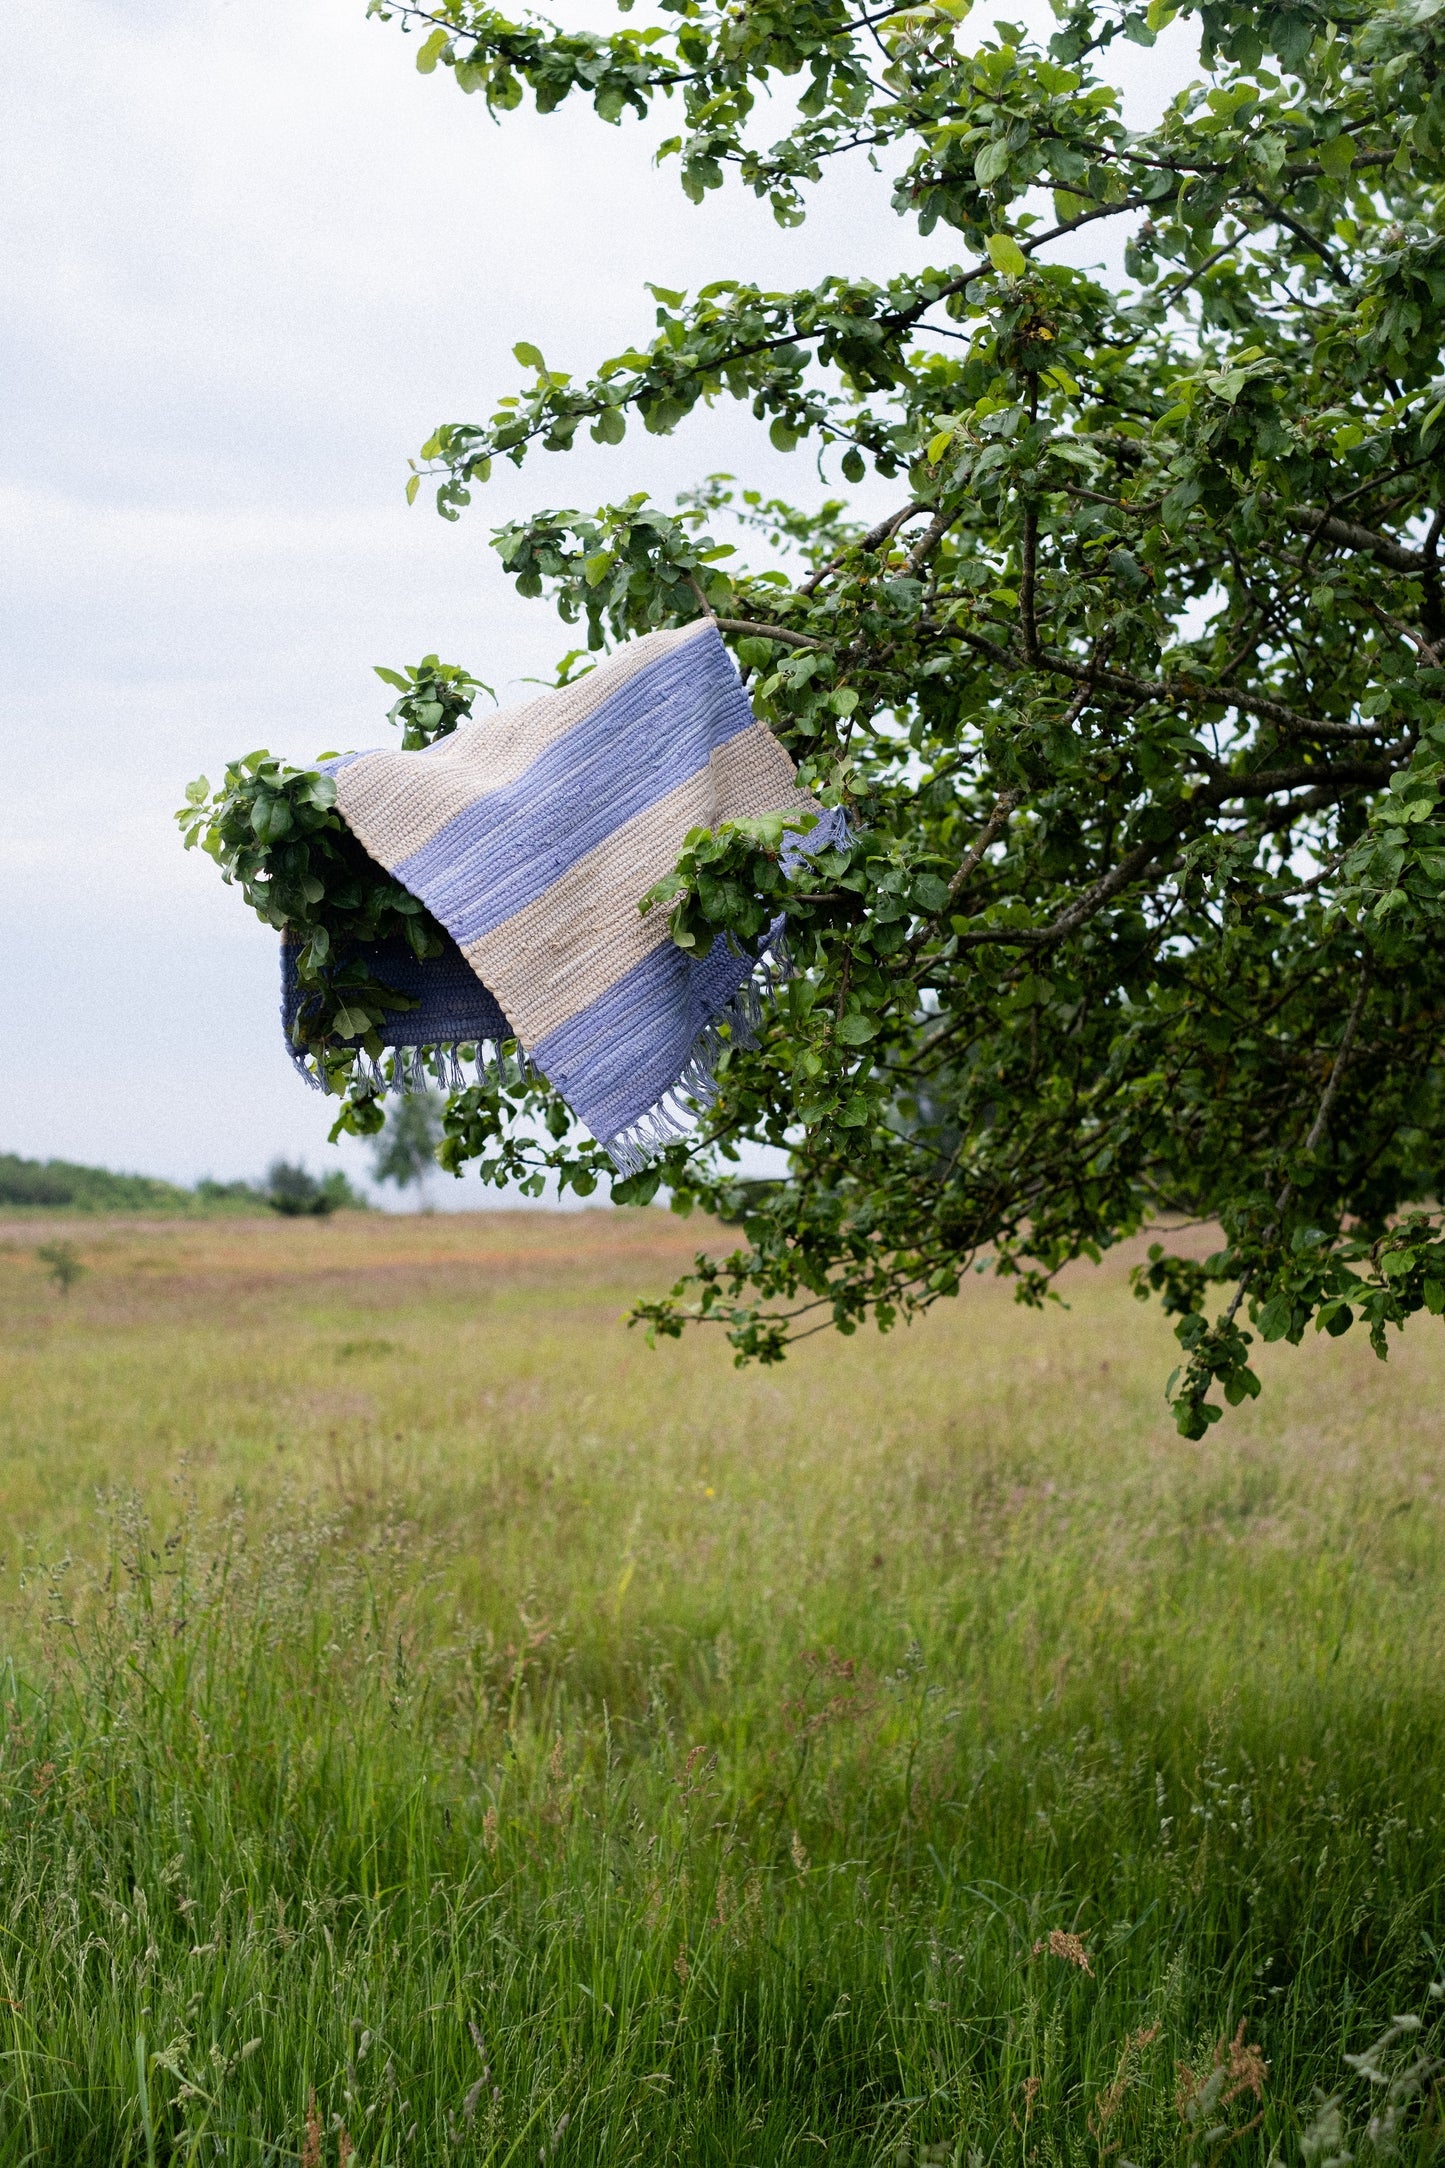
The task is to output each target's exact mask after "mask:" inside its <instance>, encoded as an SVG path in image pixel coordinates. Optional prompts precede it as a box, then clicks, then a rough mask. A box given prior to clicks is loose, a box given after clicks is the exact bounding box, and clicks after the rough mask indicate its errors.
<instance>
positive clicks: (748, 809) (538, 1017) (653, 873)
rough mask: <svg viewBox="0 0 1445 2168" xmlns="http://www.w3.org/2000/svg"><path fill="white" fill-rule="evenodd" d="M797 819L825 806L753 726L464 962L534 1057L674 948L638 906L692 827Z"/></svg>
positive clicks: (658, 915) (474, 947) (663, 925)
mask: <svg viewBox="0 0 1445 2168" xmlns="http://www.w3.org/2000/svg"><path fill="white" fill-rule="evenodd" d="M794 809H796V810H798V811H800V812H809V813H816V812H817V810H818V805H817V801H816V799H814V798H811V797H810V796H809V795H808V793H807V792H806V791H803V790H799V788H798V786H797V784H796V782H795V781H794V777H793V764H792V762H791V761H790V760H789V758H788V756H787V754H786V753H785V752H784V751H783V749H782V747H781V746H780V745H779V744H778V742H777V739H776V738H774V737H772V736H770V735H769V733H768V732H767V731H766V730H764V729H763V728H762V726H761V725H760V724H758V723H751V724H749V726H748V728H747V729H746V730H742V731H739V733H738V735H737V736H736V737H735V738H729V739H728V741H727V743H726V744H725V745H720V746H718V747H717V748H716V749H715V750H714V752H713V754H712V756H711V758H710V760H709V762H708V764H707V766H706V767H705V768H699V769H698V771H697V773H696V774H695V775H691V776H689V777H688V779H687V781H686V782H685V783H683V784H680V785H679V786H678V788H677V789H676V790H673V791H669V793H668V795H667V796H666V797H665V798H660V799H658V800H657V802H656V803H655V804H654V805H650V806H647V807H646V808H644V810H643V811H642V812H641V813H638V814H636V815H635V816H634V817H633V819H631V820H630V821H627V822H626V823H625V824H624V825H623V826H622V827H621V828H619V829H617V830H616V831H615V832H614V833H613V834H612V835H610V836H609V837H608V838H607V840H606V842H604V843H599V844H598V846H597V848H596V849H595V850H592V851H589V852H588V853H587V855H586V857H585V858H580V859H578V861H577V863H576V864H575V865H573V866H569V867H568V869H567V871H566V872H565V873H564V874H563V875H562V876H561V878H560V880H557V881H554V882H553V884H552V886H551V887H550V888H549V889H548V890H547V892H546V894H545V895H543V896H539V897H538V899H537V901H536V902H535V903H531V904H528V905H527V906H526V908H525V909H524V910H521V911H518V912H516V913H515V914H514V916H513V917H511V918H509V919H507V920H505V921H504V922H503V924H502V925H500V926H496V927H494V928H493V929H492V931H491V932H490V933H485V934H481V935H479V936H478V938H477V939H476V940H475V941H471V942H468V944H467V946H466V947H465V948H464V950H463V951H462V953H463V955H465V957H466V959H467V961H468V962H469V963H470V964H471V966H472V968H473V969H474V970H475V972H476V973H477V976H478V977H479V978H480V979H482V980H483V981H484V982H485V984H486V985H487V986H489V987H490V988H491V991H492V992H493V993H494V994H495V995H496V997H497V999H498V1001H499V1002H500V1003H501V1005H502V1007H503V1009H504V1010H505V1011H506V1015H507V1020H508V1022H509V1023H510V1024H511V1025H512V1028H513V1029H514V1031H515V1032H516V1033H517V1036H518V1038H519V1039H520V1040H521V1041H522V1044H523V1045H524V1046H526V1047H534V1046H536V1045H537V1044H538V1042H539V1041H540V1040H542V1039H545V1038H546V1036H547V1034H548V1033H549V1032H551V1031H555V1030H556V1029H557V1026H558V1025H559V1024H564V1023H565V1022H566V1021H567V1019H568V1017H569V1016H575V1015H576V1014H577V1011H578V1010H579V1009H585V1008H586V1007H587V1005H588V1004H589V1002H593V1001H595V1000H596V999H597V998H598V996H599V995H600V994H604V993H606V991H607V989H608V987H609V986H612V985H615V984H616V982H617V980H618V979H620V978H622V977H623V976H624V975H625V974H626V973H627V972H629V971H631V970H632V969H633V968H634V966H635V965H637V964H640V963H641V962H642V960H643V958H644V957H645V956H647V955H648V954H649V953H650V952H651V951H652V950H653V949H655V948H658V947H660V946H661V944H662V943H663V942H664V941H666V940H667V939H668V931H667V913H666V911H665V910H662V909H661V908H658V909H655V910H652V911H649V912H648V914H647V916H646V918H644V917H643V916H642V914H641V912H640V911H639V910H638V908H637V906H638V902H639V900H640V899H641V897H643V896H644V895H645V894H646V893H647V891H648V889H649V888H651V887H652V885H653V883H654V882H655V881H658V880H660V879H661V878H662V876H663V875H664V874H665V873H670V872H671V871H672V868H673V866H674V865H675V864H676V863H677V860H678V857H679V855H680V853H681V850H682V842H683V837H684V836H685V835H686V834H687V832H688V830H689V829H690V828H704V827H706V828H713V827H716V826H717V824H718V822H719V821H722V820H737V819H739V818H742V817H746V816H752V815H756V814H759V813H776V812H791V811H793V810H794Z"/></svg>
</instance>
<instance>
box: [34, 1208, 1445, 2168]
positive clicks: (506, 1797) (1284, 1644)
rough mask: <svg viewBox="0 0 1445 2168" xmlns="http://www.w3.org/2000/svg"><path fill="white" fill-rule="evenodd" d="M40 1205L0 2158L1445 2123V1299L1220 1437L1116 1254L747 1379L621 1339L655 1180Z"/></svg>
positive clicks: (934, 2146)
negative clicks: (412, 1205) (1038, 1295)
mask: <svg viewBox="0 0 1445 2168" xmlns="http://www.w3.org/2000/svg"><path fill="white" fill-rule="evenodd" d="M67 1231H68V1235H69V1238H70V1239H71V1240H72V1241H73V1243H74V1244H75V1246H76V1248H77V1251H78V1254H79V1257H80V1259H81V1261H82V1262H83V1264H84V1266H85V1268H86V1269H85V1272H84V1274H83V1276H82V1277H81V1278H79V1279H78V1280H77V1281H76V1282H75V1284H74V1285H73V1287H72V1289H71V1291H70V1292H69V1293H68V1294H66V1295H62V1294H61V1293H60V1292H59V1291H58V1289H57V1287H56V1286H55V1285H53V1284H52V1282H51V1280H50V1278H49V1277H48V1276H47V1274H46V1271H45V1269H44V1267H43V1266H42V1265H41V1264H40V1263H38V1262H37V1260H36V1256H35V1251H34V1239H35V1237H34V1229H33V1223H30V1224H29V1225H27V1224H26V1223H24V1222H12V1223H10V1224H9V1226H8V1227H3V1228H0V1549H3V1555H4V1574H3V1583H0V1590H3V1616H4V1667H5V1669H4V1680H3V1700H4V1705H5V1706H4V1712H3V1714H4V1732H3V1745H0V2168H20V2164H22V2163H24V2164H26V2168H29V2164H31V2163H38V2162H48V2163H56V2164H58V2168H61V2164H63V2168H91V2164H94V2168H120V2164H127V2168H128V2164H142V2163H144V2164H146V2168H154V2164H157V2163H167V2164H168V2163H187V2164H190V2163H202V2162H207V2163H209V2162H211V2161H224V2162H228V2163H237V2164H239V2163H246V2164H247V2168H258V2164H266V2168H279V2164H281V2163H283V2162H286V2163H295V2162H301V2163H304V2164H306V2168H320V2164H321V2163H327V2164H345V2163H351V2164H353V2168H381V2164H383V2163H386V2164H397V2163H402V2162H407V2163H433V2162H453V2161H454V2162H456V2163H458V2164H468V2168H471V2164H482V2163H487V2164H491V2168H503V2164H508V2168H520V2164H522V2163H531V2162H538V2163H540V2164H543V2168H550V2164H552V2163H554V2162H555V2163H557V2164H558V2168H582V2164H584V2163H586V2164H588V2168H591V2164H607V2168H612V2164H617V2168H621V2164H623V2163H638V2164H652V2163H659V2164H660V2163H664V2162H676V2163H679V2164H687V2168H723V2164H727V2168H773V2164H777V2163H783V2162H789V2163H792V2162H797V2163H812V2162H818V2163H820V2164H828V2163H832V2164H838V2163H847V2164H849V2168H865V2164H866V2168H882V2164H884V2163H889V2164H894V2163H897V2164H899V2168H902V2164H910V2168H913V2164H924V2163H930V2162H932V2163H943V2162H951V2163H958V2164H971V2168H982V2164H985V2163H986V2164H989V2168H992V2164H993V2163H1009V2164H1013V2163H1017V2164H1019V2168H1033V2164H1039V2168H1064V2164H1066V2163H1067V2164H1070V2168H1072V2164H1075V2163H1087V2164H1089V2168H1103V2164H1105V2163H1118V2164H1119V2168H1126V2164H1127V2163H1134V2164H1137V2168H1150V2164H1154V2163H1166V2162H1167V2163H1179V2164H1181V2168H1183V2164H1184V2163H1186V2162H1191V2163H1197V2164H1199V2168H1206V2164H1210V2163H1214V2162H1217V2161H1223V2160H1225V2159H1227V2160H1228V2161H1229V2162H1230V2163H1231V2164H1244V2163H1246V2162H1254V2163H1258V2164H1260V2168H1264V2164H1265V2163H1267V2162H1269V2161H1270V2160H1272V2159H1276V2158H1277V2159H1278V2160H1279V2161H1280V2162H1281V2163H1285V2162H1288V2163H1295V2162H1303V2163H1304V2164H1305V2168H1326V2164H1327V2163H1331V2162H1334V2163H1343V2162H1345V2161H1346V2160H1348V2159H1350V2158H1353V2159H1355V2160H1357V2161H1365V2160H1369V2159H1372V2158H1375V2157H1386V2156H1388V2155H1389V2154H1391V2153H1392V2152H1393V2153H1394V2154H1395V2155H1396V2157H1401V2158H1405V2159H1408V2160H1411V2161H1414V2160H1419V2159H1424V2158H1426V2157H1429V2156H1431V2155H1432V2154H1434V2153H1435V2152H1437V2151H1438V2150H1439V2147H1440V2137H1441V2124H1440V2104H1439V2097H1440V2096H1439V2092H1438V2087H1437V2080H1438V2077H1439V2074H1440V2067H1439V2064H1438V2063H1437V2062H1436V2061H1435V2058H1436V2057H1437V2056H1438V2055H1439V2054H1441V2053H1442V2052H1445V2045H1442V2041H1441V2033H1442V2025H1441V2011H1442V2007H1445V2005H1442V2001H1441V1998H1440V1995H1439V1993H1438V1992H1436V1993H1432V1989H1433V1988H1438V1985H1439V1983H1440V1982H1441V1980H1442V1976H1445V1952H1442V1947H1441V1945H1442V1941H1445V1609H1442V1604H1441V1585H1442V1584H1441V1567H1442V1562H1445V1458H1442V1449H1441V1413H1440V1410H1441V1405H1442V1394H1441V1388H1442V1384H1445V1344H1442V1342H1441V1340H1440V1338H1439V1336H1438V1335H1437V1334H1435V1333H1433V1332H1432V1331H1431V1330H1430V1328H1429V1326H1428V1323H1423V1322H1422V1323H1421V1324H1417V1325H1416V1326H1415V1327H1413V1328H1412V1330H1411V1332H1410V1334H1409V1336H1408V1337H1407V1338H1406V1339H1404V1340H1403V1341H1402V1342H1400V1343H1399V1344H1398V1346H1397V1349H1396V1351H1395V1353H1394V1354H1393V1355H1392V1359H1391V1362H1390V1364H1389V1365H1388V1366H1387V1367H1386V1366H1382V1365H1380V1364H1378V1363H1377V1362H1376V1361H1375V1360H1374V1358H1373V1357H1372V1356H1371V1354H1370V1352H1369V1350H1368V1348H1367V1347H1364V1346H1358V1347H1357V1346H1356V1345H1354V1343H1353V1341H1352V1340H1345V1341H1340V1342H1331V1341H1327V1340H1323V1339H1321V1340H1320V1341H1319V1342H1317V1343H1316V1344H1315V1345H1313V1346H1312V1347H1310V1348H1309V1349H1307V1350H1306V1351H1304V1352H1303V1353H1291V1354H1288V1355H1287V1356H1286V1358H1285V1360H1284V1361H1283V1362H1282V1363H1281V1364H1280V1365H1279V1366H1278V1371H1277V1374H1276V1375H1274V1376H1273V1377H1272V1378H1271V1379H1270V1381H1269V1382H1270V1385H1271V1390H1270V1391H1269V1392H1267V1393H1266V1395H1265V1396H1264V1398H1263V1399H1262V1400H1261V1401H1260V1402H1259V1403H1257V1404H1255V1405H1253V1406H1250V1407H1247V1408H1244V1409H1242V1410H1240V1411H1238V1413H1236V1414H1233V1415H1231V1416H1230V1418H1229V1419H1228V1421H1227V1422H1226V1423H1225V1424H1223V1425H1222V1426H1220V1428H1219V1429H1218V1430H1216V1431H1215V1432H1213V1433H1212V1434H1211V1435H1210V1436H1209V1437H1208V1438H1206V1439H1205V1440H1203V1441H1202V1442H1200V1443H1198V1444H1186V1443H1183V1442H1181V1441H1180V1440H1179V1439H1178V1438H1177V1437H1176V1436H1175V1434H1174V1430H1173V1425H1172V1423H1171V1421H1170V1418H1169V1411H1168V1409H1167V1407H1166V1405H1165V1403H1164V1401H1163V1399H1162V1397H1161V1385H1162V1381H1163V1378H1164V1376H1165V1374H1166V1373H1167V1370H1168V1368H1169V1361H1170V1353H1171V1351H1172V1346H1173V1343H1172V1341H1171V1340H1170V1337H1169V1334H1168V1329H1167V1325H1166V1324H1165V1323H1164V1322H1163V1321H1161V1320H1160V1319H1159V1317H1158V1316H1157V1314H1155V1313H1153V1312H1150V1311H1143V1310H1140V1309H1139V1308H1137V1307H1136V1306H1135V1305H1134V1304H1133V1303H1132V1302H1131V1301H1130V1299H1129V1296H1128V1292H1127V1286H1126V1279H1125V1273H1124V1270H1123V1267H1122V1265H1120V1264H1117V1263H1114V1262H1110V1263H1109V1264H1108V1265H1106V1266H1105V1267H1103V1268H1100V1269H1099V1270H1097V1271H1083V1270H1080V1271H1079V1272H1077V1273H1076V1274H1075V1275H1074V1277H1073V1278H1072V1279H1071V1280H1070V1281H1069V1282H1067V1283H1066V1286H1065V1290H1064V1291H1065V1294H1066V1296H1067V1299H1068V1303H1069V1307H1068V1308H1067V1309H1066V1310H1053V1311H1050V1312H1049V1313H1047V1314H1045V1315H1043V1316H1041V1317H1040V1316H1034V1315H1030V1314H1027V1313H1023V1312H1020V1311H1018V1310H1017V1309H1015V1308H1014V1307H1013V1306H1012V1304H1011V1303H1010V1301H1009V1299H1008V1295H1007V1292H1006V1290H1004V1289H1002V1288H1000V1287H997V1286H995V1285H993V1284H991V1283H988V1282H983V1281H980V1282H977V1283H975V1284H973V1285H972V1286H971V1287H970V1288H969V1289H968V1290H967V1291H966V1293H965V1294H964V1296H963V1297H962V1298H961V1299H960V1300H959V1301H958V1302H957V1303H956V1304H952V1305H949V1306H946V1308H945V1309H943V1310H941V1311H939V1312H937V1313H935V1314H933V1315H931V1316H929V1317H928V1318H926V1319H925V1320H923V1321H921V1322H920V1323H919V1324H917V1325H916V1326H915V1327H913V1328H912V1329H911V1330H910V1331H909V1332H907V1333H899V1334H898V1335H896V1336H894V1337H892V1338H890V1339H887V1340H883V1341H880V1340H878V1339H877V1338H876V1337H875V1336H872V1335H871V1334H870V1335H868V1336H866V1337H864V1336H860V1337H858V1338H857V1339H854V1340H851V1341H846V1342H840V1341H838V1340H836V1339H832V1338H829V1339H826V1340H822V1341H818V1342H814V1343H811V1344H809V1345H807V1346H805V1347H803V1348H800V1349H799V1350H798V1351H797V1352H796V1353H795V1355H794V1356H793V1357H792V1358H791V1359H790V1360H789V1362H788V1363H787V1364H786V1365H785V1366H784V1367H783V1368H782V1369H780V1370H776V1371H765V1372H759V1371H746V1372H742V1373H739V1372H736V1371H734V1370H733V1368H732V1367H731V1364H730V1360H729V1351H728V1350H727V1348H726V1347H725V1346H724V1345H722V1344H720V1343H721V1336H720V1335H719V1336H718V1339H717V1340H715V1341H708V1340H705V1339H704V1338H702V1337H700V1336H699V1337H695V1338H693V1339H690V1340H688V1341H685V1342H684V1343H682V1344H681V1345H667V1346H664V1347H662V1348H660V1349H658V1350H655V1351H653V1350H649V1349H648V1348H647V1347H646V1345H645V1344H644V1343H643V1342H642V1341H641V1339H640V1338H639V1337H638V1336H637V1335H636V1334H629V1333H628V1332H627V1331H626V1330H625V1329H624V1328H623V1326H622V1325H621V1323H620V1322H619V1318H620V1313H621V1312H622V1310H623V1309H624V1308H625V1306H626V1305H627V1303H628V1302H629V1300H630V1299H631V1298H632V1297H634V1296H635V1295H636V1294H637V1293H639V1292H647V1291H652V1290H655V1289H658V1288H660V1287H662V1286H664V1285H665V1284H666V1283H667V1282H668V1281H670V1280H671V1279H672V1278H673V1277H674V1276H675V1274H676V1272H677V1271H678V1269H679V1268H680V1266H681V1264H682V1263H683V1262H684V1261H685V1260H686V1257H687V1255H688V1254H689V1253H690V1251H691V1248H692V1247H693V1245H694V1241H695V1239H696V1232H697V1231H696V1228H695V1227H691V1228H685V1227H681V1226H679V1225H678V1224H677V1223H676V1222H674V1221H672V1220H671V1219H669V1218H668V1217H667V1216H666V1215H665V1214H662V1213H658V1212H650V1211H649V1212H607V1213H603V1212H596V1213H592V1212H589V1213H581V1214H575V1215H571V1216H560V1215H559V1216H548V1215H537V1216H524V1215H510V1214H492V1215H478V1216H476V1217H467V1218H452V1217H449V1216H438V1217H417V1218H410V1219H405V1220H398V1219H387V1218H382V1217H380V1216H378V1215H362V1214H341V1215H338V1216H336V1217H335V1218H332V1219H297V1220H288V1221H282V1220H278V1219H276V1218H266V1219H257V1220H245V1219H240V1218H236V1219H219V1220H212V1221H188V1220H183V1219H181V1220H169V1221H166V1220H154V1221H149V1220H144V1219H137V1220H133V1221H131V1222H129V1223H124V1222H114V1221H105V1220H94V1221H91V1222H82V1221H77V1222H75V1223H73V1224H72V1225H71V1226H70V1227H69V1228H68V1230H67ZM1269 1357H1270V1351H1266V1355H1265V1361H1266V1363H1267V1364H1268V1362H1269ZM1396 2019H1403V2020H1405V2021H1406V2023H1405V2025H1404V2026H1403V2028H1401V2027H1400V2026H1399V2025H1396V2024H1394V2023H1393V2021H1394V2020H1396ZM1417 2020H1418V2021H1419V2024H1418V2029H1416V2021H1417ZM1352 2057H1353V2058H1354V2059H1355V2060H1354V2061H1353V2062H1352V2061H1351V2060H1349V2058H1352ZM1371 2118H1373V2134H1372V2131H1371Z"/></svg>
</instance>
